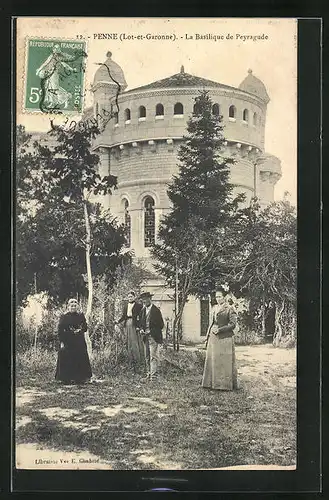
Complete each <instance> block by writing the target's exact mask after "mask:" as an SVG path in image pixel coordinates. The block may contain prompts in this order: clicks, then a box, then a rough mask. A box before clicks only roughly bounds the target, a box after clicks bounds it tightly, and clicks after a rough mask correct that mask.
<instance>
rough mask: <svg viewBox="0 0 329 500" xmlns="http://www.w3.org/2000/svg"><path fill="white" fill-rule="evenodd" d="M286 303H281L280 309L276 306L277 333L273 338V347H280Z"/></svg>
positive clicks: (275, 332)
mask: <svg viewBox="0 0 329 500" xmlns="http://www.w3.org/2000/svg"><path fill="white" fill-rule="evenodd" d="M284 307H285V303H284V301H283V302H282V303H281V306H280V307H279V306H278V305H277V304H275V331H274V336H273V345H274V346H275V347H278V346H279V345H280V342H281V338H282V325H281V316H282V313H283V311H284Z"/></svg>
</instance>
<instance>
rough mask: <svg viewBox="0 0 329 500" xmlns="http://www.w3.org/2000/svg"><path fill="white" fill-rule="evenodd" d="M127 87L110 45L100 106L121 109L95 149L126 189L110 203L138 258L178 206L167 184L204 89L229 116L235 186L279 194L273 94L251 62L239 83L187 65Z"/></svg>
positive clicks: (99, 87)
mask: <svg viewBox="0 0 329 500" xmlns="http://www.w3.org/2000/svg"><path fill="white" fill-rule="evenodd" d="M126 87H127V84H126V81H125V77H124V73H123V71H122V69H121V68H120V66H119V65H118V64H116V63H115V62H114V61H113V60H112V58H111V53H108V54H107V60H106V62H105V64H104V65H102V66H100V68H99V69H98V70H97V71H96V74H95V77H94V82H93V86H92V91H93V97H94V106H93V114H94V116H96V115H97V113H101V111H102V110H103V109H105V110H109V109H111V105H112V109H113V104H115V103H117V105H118V109H117V108H115V110H116V114H115V116H114V119H112V120H110V121H109V122H108V123H107V125H106V127H105V129H104V131H103V132H102V134H101V135H100V136H99V137H98V138H97V140H96V142H95V144H94V149H95V150H97V151H98V153H99V154H100V157H101V165H102V167H101V168H102V171H103V173H106V172H110V173H111V174H113V175H116V176H117V178H118V189H117V190H115V191H113V194H112V195H111V196H110V197H108V199H107V200H106V203H105V204H106V205H107V206H110V208H111V211H112V212H113V214H114V215H115V216H117V217H118V219H120V220H121V221H123V222H125V224H126V225H127V229H128V234H129V246H130V248H131V249H132V250H134V253H135V256H136V257H137V258H143V259H146V261H148V260H149V255H150V254H149V249H150V247H151V246H152V244H153V243H154V242H155V241H156V238H157V227H158V225H159V221H160V219H161V216H162V215H163V214H165V213H166V212H168V210H170V203H169V199H168V196H167V184H168V183H169V182H170V180H171V178H172V175H173V174H174V173H176V172H177V170H178V167H177V152H178V149H179V147H180V145H181V143H182V138H183V135H185V134H186V122H187V120H188V118H189V117H190V116H191V114H192V112H193V106H194V98H195V97H196V96H197V95H198V93H199V92H200V91H201V90H207V91H208V92H209V95H210V97H211V99H212V101H213V103H214V104H213V113H214V114H218V115H222V117H223V125H224V135H225V138H226V149H227V151H226V152H227V154H229V155H233V156H234V157H235V158H236V162H235V164H234V165H233V166H232V167H231V182H232V183H233V184H234V186H235V192H236V193H238V192H244V193H245V194H246V203H247V204H248V203H249V202H250V199H251V198H252V197H253V196H257V197H258V198H259V201H260V203H261V205H262V206H266V205H267V204H268V203H270V202H271V201H273V199H274V186H275V183H276V182H277V181H278V179H279V178H280V177H281V165H280V160H279V159H278V158H276V157H274V156H272V155H268V154H266V153H265V151H264V142H265V125H266V110H267V104H268V102H269V96H268V94H267V91H266V88H265V86H264V84H263V83H262V82H261V81H260V80H259V79H258V78H257V77H256V76H254V75H253V73H252V71H251V70H249V71H248V75H247V76H246V78H245V79H244V80H243V81H242V83H241V84H240V85H239V88H235V87H230V86H228V85H223V84H221V83H218V82H214V81H211V80H207V79H205V78H201V77H197V76H193V75H190V74H188V73H186V72H185V70H184V67H183V66H182V67H181V70H180V72H179V73H177V74H175V75H172V76H170V77H168V78H165V79H163V80H159V81H155V82H153V83H150V84H148V85H144V86H142V87H139V88H135V89H131V90H126ZM118 88H119V93H118Z"/></svg>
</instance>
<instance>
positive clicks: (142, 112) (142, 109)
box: [138, 106, 146, 118]
mask: <svg viewBox="0 0 329 500" xmlns="http://www.w3.org/2000/svg"><path fill="white" fill-rule="evenodd" d="M138 117H139V118H146V108H145V106H139V111H138Z"/></svg>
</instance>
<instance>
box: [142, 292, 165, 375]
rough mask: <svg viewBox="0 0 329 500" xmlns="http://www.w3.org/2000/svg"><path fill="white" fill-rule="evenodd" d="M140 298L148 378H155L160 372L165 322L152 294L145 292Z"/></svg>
mask: <svg viewBox="0 0 329 500" xmlns="http://www.w3.org/2000/svg"><path fill="white" fill-rule="evenodd" d="M140 298H141V299H142V301H143V306H144V307H143V309H142V312H141V316H140V329H141V330H140V331H141V333H142V335H143V338H144V346H145V358H146V366H147V379H149V380H154V379H156V377H157V374H158V364H159V354H160V344H162V329H163V327H164V322H163V318H162V314H161V311H160V309H159V308H158V307H157V306H155V305H154V304H152V294H151V293H150V292H144V293H142V294H141V295H140Z"/></svg>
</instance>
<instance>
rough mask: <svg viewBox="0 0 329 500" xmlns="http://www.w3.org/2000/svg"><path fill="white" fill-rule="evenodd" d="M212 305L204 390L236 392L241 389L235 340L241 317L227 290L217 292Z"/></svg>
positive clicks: (222, 289) (203, 381)
mask: <svg viewBox="0 0 329 500" xmlns="http://www.w3.org/2000/svg"><path fill="white" fill-rule="evenodd" d="M211 305H212V309H211V318H210V324H209V328H208V333H207V340H206V342H207V351H206V361H205V365H204V371H203V378H202V387H204V388H206V389H215V390H224V391H232V390H234V389H237V369H236V362H235V348H234V338H233V335H234V329H235V327H236V319H237V315H236V312H235V309H234V307H233V306H232V305H231V304H230V303H229V299H228V290H227V289H226V288H224V287H222V288H221V289H220V291H219V292H218V293H216V297H212V300H211Z"/></svg>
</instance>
